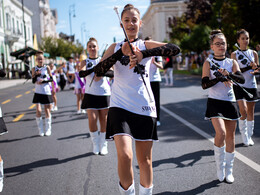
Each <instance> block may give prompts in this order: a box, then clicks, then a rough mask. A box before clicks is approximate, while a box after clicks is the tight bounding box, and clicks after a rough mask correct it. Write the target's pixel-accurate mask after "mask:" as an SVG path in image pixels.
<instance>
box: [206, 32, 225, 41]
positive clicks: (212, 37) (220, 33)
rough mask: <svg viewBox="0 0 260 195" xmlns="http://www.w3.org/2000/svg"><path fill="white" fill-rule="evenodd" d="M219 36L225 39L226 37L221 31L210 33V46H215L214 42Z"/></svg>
mask: <svg viewBox="0 0 260 195" xmlns="http://www.w3.org/2000/svg"><path fill="white" fill-rule="evenodd" d="M217 36H224V37H225V35H224V34H223V33H222V31H221V30H220V29H216V30H212V31H211V32H210V36H209V39H210V40H209V41H210V44H213V41H214V39H215V37H217ZM225 38H226V37H225Z"/></svg>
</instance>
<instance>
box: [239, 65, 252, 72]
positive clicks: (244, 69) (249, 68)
mask: <svg viewBox="0 0 260 195" xmlns="http://www.w3.org/2000/svg"><path fill="white" fill-rule="evenodd" d="M251 69H252V67H251V66H247V67H245V68H240V70H241V72H246V71H248V70H251Z"/></svg>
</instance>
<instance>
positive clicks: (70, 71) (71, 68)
mask: <svg viewBox="0 0 260 195" xmlns="http://www.w3.org/2000/svg"><path fill="white" fill-rule="evenodd" d="M75 65H76V64H75V63H73V62H72V63H70V62H68V64H67V71H68V74H75Z"/></svg>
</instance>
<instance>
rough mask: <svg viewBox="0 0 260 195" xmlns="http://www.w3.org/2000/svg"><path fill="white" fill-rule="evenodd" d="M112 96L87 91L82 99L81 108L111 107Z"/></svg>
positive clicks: (99, 108) (97, 108) (98, 108)
mask: <svg viewBox="0 0 260 195" xmlns="http://www.w3.org/2000/svg"><path fill="white" fill-rule="evenodd" d="M109 102H110V96H106V95H92V94H88V93H85V94H84V98H83V100H82V104H81V109H96V110H102V109H106V108H109Z"/></svg>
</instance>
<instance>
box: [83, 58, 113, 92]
mask: <svg viewBox="0 0 260 195" xmlns="http://www.w3.org/2000/svg"><path fill="white" fill-rule="evenodd" d="M100 60H101V57H98V58H96V59H90V58H88V59H86V60H85V61H86V70H88V69H91V68H93V67H94V66H96V65H97V64H98V63H99V61H100ZM94 75H95V73H94V72H92V73H91V74H89V75H88V76H86V85H85V86H86V87H85V93H87V94H92V95H106V96H107V95H111V89H110V85H109V78H108V77H101V79H100V80H99V81H95V80H93V82H92V84H91V86H89V85H90V83H91V81H92V79H93V76H94Z"/></svg>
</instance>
